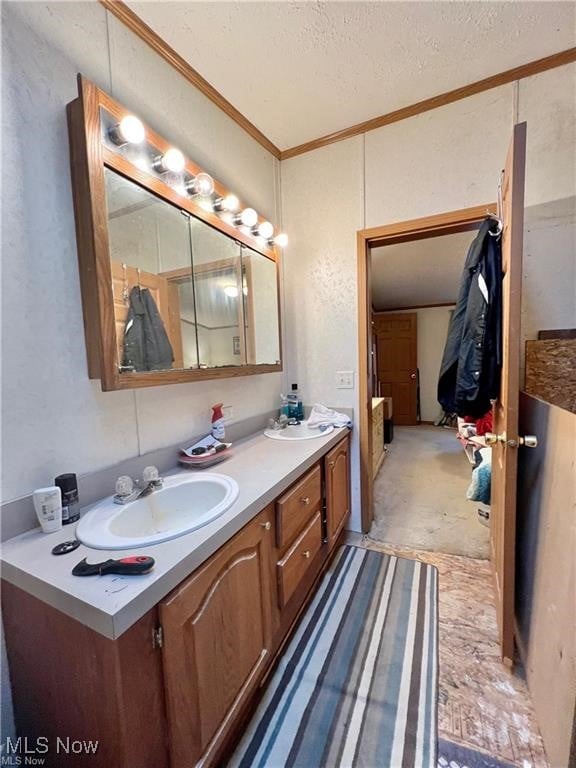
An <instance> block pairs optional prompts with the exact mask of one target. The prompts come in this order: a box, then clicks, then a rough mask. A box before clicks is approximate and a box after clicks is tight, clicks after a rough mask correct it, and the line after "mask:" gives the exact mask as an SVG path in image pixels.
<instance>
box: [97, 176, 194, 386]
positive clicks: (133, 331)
mask: <svg viewBox="0 0 576 768" xmlns="http://www.w3.org/2000/svg"><path fill="white" fill-rule="evenodd" d="M105 183H106V202H107V206H108V236H109V244H110V246H109V247H110V267H111V270H112V293H113V297H114V320H115V326H116V347H117V363H118V368H119V370H120V371H121V372H143V371H159V370H167V369H171V368H176V369H178V368H197V367H198V355H197V349H196V342H195V339H194V335H193V333H192V334H191V333H190V332H189V330H188V329H189V324H188V323H189V318H188V307H187V306H186V305H184V306H182V307H181V301H180V297H181V295H185V294H186V285H188V286H189V291H188V292H189V294H190V295H193V292H192V289H191V286H192V255H191V250H190V235H189V231H188V220H187V218H185V217H184V216H182V214H181V213H180V211H179V210H178V209H177V208H175V207H174V206H173V205H170V204H169V203H167V202H165V201H164V200H162V199H160V198H159V197H156V195H153V194H151V193H150V192H148V191H147V190H145V189H143V188H142V187H140V186H138V185H137V184H134V182H132V181H129V180H128V179H125V178H124V177H123V176H120V175H119V174H117V173H114V171H111V170H110V169H108V168H106V169H105ZM175 275H178V279H177V280H175V279H174V276H175Z"/></svg>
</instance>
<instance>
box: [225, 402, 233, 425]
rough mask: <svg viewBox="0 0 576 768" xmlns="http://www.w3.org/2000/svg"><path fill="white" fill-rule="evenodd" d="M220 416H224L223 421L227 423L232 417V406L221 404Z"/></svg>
mask: <svg viewBox="0 0 576 768" xmlns="http://www.w3.org/2000/svg"><path fill="white" fill-rule="evenodd" d="M222 416H224V423H225V424H229V423H230V422H231V421H232V420H233V419H234V408H233V406H231V405H223V406H222Z"/></svg>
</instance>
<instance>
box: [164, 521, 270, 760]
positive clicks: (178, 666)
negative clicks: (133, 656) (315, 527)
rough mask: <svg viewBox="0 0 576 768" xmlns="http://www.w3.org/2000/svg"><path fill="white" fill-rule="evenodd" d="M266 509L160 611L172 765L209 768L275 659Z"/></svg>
mask: <svg viewBox="0 0 576 768" xmlns="http://www.w3.org/2000/svg"><path fill="white" fill-rule="evenodd" d="M272 516H273V509H272V507H271V506H270V507H267V508H266V509H265V510H264V511H263V512H261V513H260V514H259V515H258V516H257V517H256V518H255V519H254V520H252V521H251V522H250V523H249V524H248V525H246V526H245V527H244V528H243V529H242V530H241V531H240V532H239V533H238V534H236V536H234V538H232V539H231V540H230V541H229V542H228V543H227V544H225V545H224V546H223V547H222V548H221V549H219V550H218V552H217V553H216V554H215V555H213V556H212V557H211V558H210V559H209V560H208V562H207V563H205V564H204V565H203V566H201V567H200V568H199V569H198V570H197V571H195V572H194V573H193V574H192V576H190V577H189V578H188V579H186V581H184V582H183V583H182V584H181V585H180V586H179V587H177V589H176V590H174V592H172V593H171V594H170V595H169V596H168V597H167V598H166V599H165V600H163V601H162V602H161V603H160V605H159V617H160V623H161V626H162V630H163V643H162V659H163V665H164V686H165V690H166V707H167V715H168V723H169V729H170V750H171V755H172V764H173V765H174V766H188V765H196V763H197V762H198V761H199V760H200V758H202V762H203V763H212V762H214V759H215V758H216V756H217V755H218V753H219V750H220V748H221V746H222V744H223V742H224V741H225V740H226V736H227V735H228V733H229V731H230V728H231V727H232V725H233V724H234V722H235V719H236V718H237V717H238V715H239V714H240V713H241V711H242V706H243V704H245V703H246V701H247V700H248V699H249V697H250V696H251V694H252V693H253V691H254V689H255V688H256V687H257V685H258V683H259V682H260V678H261V677H262V675H263V673H264V671H265V667H266V666H267V665H268V663H269V661H270V655H271V649H272V624H271V595H272V591H271V584H270V575H271V574H270V566H269V563H270V549H271V545H272V536H273V525H272Z"/></svg>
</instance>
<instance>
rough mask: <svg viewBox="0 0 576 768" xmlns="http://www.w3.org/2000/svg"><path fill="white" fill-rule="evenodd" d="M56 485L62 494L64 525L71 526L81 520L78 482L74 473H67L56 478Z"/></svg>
mask: <svg viewBox="0 0 576 768" xmlns="http://www.w3.org/2000/svg"><path fill="white" fill-rule="evenodd" d="M54 485H55V486H57V487H58V488H60V491H61V492H62V524H63V525H69V524H70V523H75V522H77V521H78V520H80V501H79V499H78V480H77V479H76V475H75V474H74V472H67V473H66V474H64V475H58V477H56V478H54Z"/></svg>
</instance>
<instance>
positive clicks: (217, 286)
mask: <svg viewBox="0 0 576 768" xmlns="http://www.w3.org/2000/svg"><path fill="white" fill-rule="evenodd" d="M190 228H191V232H192V261H193V265H194V293H195V297H196V332H197V339H198V359H199V361H200V366H201V367H202V368H212V367H218V366H223V365H245V364H246V351H245V347H246V344H245V339H244V333H243V330H242V329H243V310H244V308H243V304H242V301H241V298H240V297H241V296H242V265H241V260H240V245H239V244H238V243H237V242H236V241H235V240H232V238H230V237H227V235H224V234H222V232H218V231H217V230H216V229H212V227H209V226H208V225H206V224H204V222H202V221H199V220H198V219H193V218H191V219H190Z"/></svg>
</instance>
